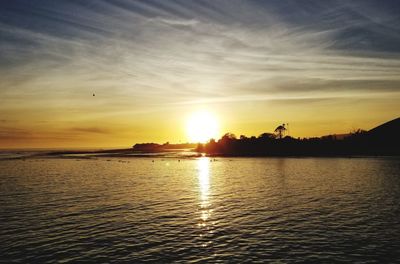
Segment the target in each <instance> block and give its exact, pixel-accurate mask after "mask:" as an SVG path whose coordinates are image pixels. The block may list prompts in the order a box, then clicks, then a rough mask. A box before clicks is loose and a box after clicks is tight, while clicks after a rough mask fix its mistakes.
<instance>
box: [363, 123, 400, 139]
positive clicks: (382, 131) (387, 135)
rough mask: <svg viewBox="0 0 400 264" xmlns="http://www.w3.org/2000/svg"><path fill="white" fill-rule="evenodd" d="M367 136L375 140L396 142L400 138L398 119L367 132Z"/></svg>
mask: <svg viewBox="0 0 400 264" xmlns="http://www.w3.org/2000/svg"><path fill="white" fill-rule="evenodd" d="M368 135H369V136H370V137H372V138H376V139H380V138H382V139H384V140H388V139H391V140H398V139H399V136H400V118H396V119H393V120H391V121H389V122H386V123H384V124H382V125H379V126H377V127H375V128H373V129H371V130H369V131H368Z"/></svg>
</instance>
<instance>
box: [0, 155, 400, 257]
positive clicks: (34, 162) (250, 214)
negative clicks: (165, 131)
mask: <svg viewBox="0 0 400 264" xmlns="http://www.w3.org/2000/svg"><path fill="white" fill-rule="evenodd" d="M0 262H2V263H18V262H20V263H55V262H58V263H76V262H94V263H111V262H114V263H123V262H127V263H142V262H151V263H157V262H158V263H170V262H175V263H206V262H210V263H227V262H236V263H244V262H247V263H248V262H253V263H256V262H259V263H268V262H275V263H303V262H306V263H313V262H314V263H336V262H342V263H343V262H344V263H346V262H347V263H396V262H397V263H399V262H400V159H399V158H217V159H216V160H214V159H209V158H206V157H204V158H193V159H180V160H178V159H177V158H164V159H162V158H155V159H151V158H95V159H58V158H52V159H39V158H36V159H26V160H19V159H16V160H1V161H0Z"/></svg>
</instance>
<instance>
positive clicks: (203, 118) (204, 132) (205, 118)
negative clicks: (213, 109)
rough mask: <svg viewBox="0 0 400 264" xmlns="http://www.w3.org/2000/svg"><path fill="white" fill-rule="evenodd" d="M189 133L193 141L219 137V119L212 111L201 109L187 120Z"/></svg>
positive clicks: (204, 140)
mask: <svg viewBox="0 0 400 264" xmlns="http://www.w3.org/2000/svg"><path fill="white" fill-rule="evenodd" d="M186 129H187V135H188V137H189V140H190V141H191V142H194V143H197V142H201V143H204V142H207V141H208V140H210V139H212V138H217V137H218V132H219V126H218V120H217V118H216V117H215V115H213V114H212V113H210V112H207V111H201V112H196V113H194V114H192V115H191V116H190V117H189V118H188V120H187V122H186Z"/></svg>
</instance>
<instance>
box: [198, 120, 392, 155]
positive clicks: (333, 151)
mask: <svg viewBox="0 0 400 264" xmlns="http://www.w3.org/2000/svg"><path fill="white" fill-rule="evenodd" d="M399 136H400V118H397V119H394V120H392V121H389V122H387V123H384V124H382V125H380V126H378V127H376V128H373V129H371V130H369V131H364V130H361V129H359V130H356V131H354V132H351V133H350V134H348V135H347V136H344V137H336V136H335V135H330V136H324V137H321V138H303V139H295V138H292V137H289V136H286V137H284V138H280V136H279V135H278V136H277V135H275V134H271V133H263V134H261V135H260V136H258V137H255V136H252V137H246V136H243V135H242V136H240V138H239V139H238V138H236V136H235V135H233V134H231V133H227V134H225V135H224V136H223V137H222V138H221V139H219V140H218V141H215V140H210V142H208V143H206V144H199V145H198V147H197V151H198V152H205V153H207V154H208V155H214V156H349V155H351V156H354V155H390V156H392V155H394V156H396V155H400V141H399Z"/></svg>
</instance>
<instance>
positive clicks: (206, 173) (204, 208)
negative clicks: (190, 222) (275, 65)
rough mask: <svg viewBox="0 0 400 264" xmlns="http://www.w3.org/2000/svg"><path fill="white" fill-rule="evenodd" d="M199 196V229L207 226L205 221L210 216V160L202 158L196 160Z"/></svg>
mask: <svg viewBox="0 0 400 264" xmlns="http://www.w3.org/2000/svg"><path fill="white" fill-rule="evenodd" d="M197 167H198V178H199V195H200V219H201V221H200V223H199V224H198V226H199V227H205V226H207V220H208V218H209V217H210V215H211V209H209V207H210V201H209V192H210V159H209V158H207V157H202V158H199V159H198V160H197Z"/></svg>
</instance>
